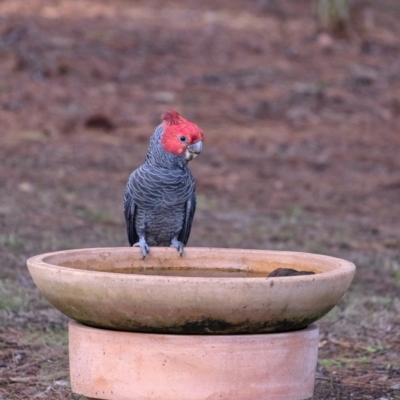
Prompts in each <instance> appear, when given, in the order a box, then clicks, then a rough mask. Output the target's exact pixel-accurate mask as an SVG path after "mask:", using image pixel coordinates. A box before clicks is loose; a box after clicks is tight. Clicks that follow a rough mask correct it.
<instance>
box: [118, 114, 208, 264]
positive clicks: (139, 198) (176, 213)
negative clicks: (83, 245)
mask: <svg viewBox="0 0 400 400" xmlns="http://www.w3.org/2000/svg"><path fill="white" fill-rule="evenodd" d="M203 138H204V134H203V132H202V130H201V129H200V128H199V127H198V126H197V125H196V124H194V123H193V122H190V121H188V120H186V119H184V118H183V117H181V115H180V114H179V113H178V112H177V111H172V110H171V111H167V112H165V113H164V114H163V116H162V120H161V124H160V125H159V126H158V127H157V128H156V130H155V132H154V133H153V135H152V137H151V139H150V146H149V149H148V152H147V156H146V159H145V162H144V164H143V165H141V166H140V167H139V168H137V169H136V170H135V171H133V172H132V174H131V176H130V177H129V180H128V183H127V185H126V190H125V197H124V211H125V221H126V228H127V233H128V239H129V244H130V245H131V246H138V247H140V249H141V251H142V254H143V258H144V257H146V255H147V254H148V252H149V246H172V247H175V248H177V249H178V251H179V254H180V255H181V256H182V253H183V247H184V246H185V245H186V243H187V241H188V239H189V235H190V229H191V226H192V221H193V216H194V212H195V209H196V188H195V182H194V179H193V176H192V174H191V172H190V170H189V168H188V165H187V164H188V162H189V161H190V160H192V159H193V158H194V157H196V156H197V155H198V154H199V153H200V151H201V149H202V142H203Z"/></svg>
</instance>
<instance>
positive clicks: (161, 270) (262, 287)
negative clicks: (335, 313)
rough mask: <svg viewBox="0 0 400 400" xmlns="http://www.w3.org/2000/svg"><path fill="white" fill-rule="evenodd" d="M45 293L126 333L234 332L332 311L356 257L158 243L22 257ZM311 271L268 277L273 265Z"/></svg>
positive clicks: (71, 312) (95, 322)
mask: <svg viewBox="0 0 400 400" xmlns="http://www.w3.org/2000/svg"><path fill="white" fill-rule="evenodd" d="M28 268H29V271H30V273H31V275H32V278H33V280H34V281H35V283H36V285H37V286H38V287H39V289H40V290H41V291H42V293H43V294H44V296H45V297H46V298H47V299H48V300H49V301H50V302H51V303H52V304H53V305H54V306H55V307H56V308H57V309H59V310H60V311H61V312H63V313H64V314H66V315H67V316H69V317H71V318H73V319H76V320H78V321H80V322H82V323H85V324H87V325H90V326H95V327H100V328H109V329H116V330H125V331H137V332H155V333H179V334H232V333H235V334H236V333H265V332H283V331H291V330H297V329H301V328H304V327H306V326H308V325H309V324H311V323H312V322H314V321H316V320H318V319H319V318H321V317H322V316H323V315H325V314H326V313H327V312H329V311H330V310H331V309H332V308H333V307H334V306H335V305H336V304H337V302H338V301H339V300H340V299H341V297H342V296H343V294H344V293H345V291H346V290H347V288H348V286H349V285H350V283H351V280H352V278H353V276H354V272H355V266H354V264H352V263H350V262H348V261H345V260H341V259H338V258H333V257H328V256H321V255H316V254H308V253H296V252H279V251H265V250H242V249H214V248H185V252H184V256H183V257H179V256H177V255H176V251H174V249H171V248H162V247H154V248H152V249H151V252H150V254H149V255H148V256H147V257H146V259H145V260H142V256H141V253H140V250H139V249H136V248H98V249H82V250H69V251H61V252H55V253H48V254H44V255H40V256H36V257H32V258H31V259H29V260H28ZM279 268H281V269H295V270H297V271H306V272H307V273H315V274H312V275H298V276H293V277H285V276H279V274H278V275H277V276H273V277H268V275H269V274H270V273H271V272H272V271H274V270H277V269H279Z"/></svg>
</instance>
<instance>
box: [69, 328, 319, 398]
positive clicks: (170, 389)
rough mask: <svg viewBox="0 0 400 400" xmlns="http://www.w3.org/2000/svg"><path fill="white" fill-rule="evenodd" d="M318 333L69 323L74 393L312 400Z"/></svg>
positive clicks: (119, 396) (95, 395)
mask: <svg viewBox="0 0 400 400" xmlns="http://www.w3.org/2000/svg"><path fill="white" fill-rule="evenodd" d="M317 353H318V327H317V325H315V324H312V325H310V326H309V327H308V328H306V329H303V330H300V331H296V332H287V333H270V334H257V335H218V336H212V335H204V336H203V335H202V336H200V335H163V334H150V333H135V332H120V331H110V330H104V329H98V328H91V327H88V326H85V325H82V324H80V323H78V322H76V321H71V322H70V324H69V357H70V373H71V385H72V390H73V392H75V393H78V394H81V395H84V396H87V397H89V398H92V399H104V400H304V399H307V398H309V397H311V396H312V395H313V391H314V380H315V369H316V365H317Z"/></svg>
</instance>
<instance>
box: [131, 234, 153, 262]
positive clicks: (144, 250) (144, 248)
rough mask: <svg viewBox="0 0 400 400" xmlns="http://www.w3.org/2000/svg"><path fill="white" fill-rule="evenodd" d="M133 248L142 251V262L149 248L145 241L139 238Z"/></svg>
mask: <svg viewBox="0 0 400 400" xmlns="http://www.w3.org/2000/svg"><path fill="white" fill-rule="evenodd" d="M133 246H134V247H140V250H142V254H143V260H144V258H145V257H146V256H147V254H149V251H150V249H149V246H148V244H147V243H146V240H145V239H143V238H140V239H139V241H138V242H136V243H135V244H134V245H133Z"/></svg>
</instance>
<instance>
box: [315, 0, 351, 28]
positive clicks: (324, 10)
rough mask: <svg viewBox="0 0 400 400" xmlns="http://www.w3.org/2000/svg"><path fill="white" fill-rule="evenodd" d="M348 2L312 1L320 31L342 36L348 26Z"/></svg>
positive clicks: (346, 0)
mask: <svg viewBox="0 0 400 400" xmlns="http://www.w3.org/2000/svg"><path fill="white" fill-rule="evenodd" d="M349 8H350V0H314V10H315V14H316V17H317V21H318V26H319V28H320V29H323V30H326V31H328V32H331V33H333V34H343V33H345V32H347V31H348V29H349V24H350V13H349Z"/></svg>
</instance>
